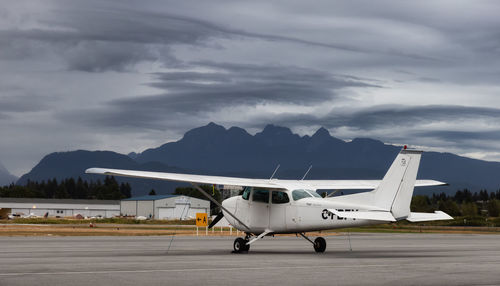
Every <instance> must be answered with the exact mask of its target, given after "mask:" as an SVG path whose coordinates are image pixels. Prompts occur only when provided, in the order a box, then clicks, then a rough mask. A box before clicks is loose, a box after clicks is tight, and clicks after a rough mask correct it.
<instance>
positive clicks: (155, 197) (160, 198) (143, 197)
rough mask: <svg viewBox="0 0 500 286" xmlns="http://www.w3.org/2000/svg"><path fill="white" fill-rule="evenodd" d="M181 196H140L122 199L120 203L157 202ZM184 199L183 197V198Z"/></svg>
mask: <svg viewBox="0 0 500 286" xmlns="http://www.w3.org/2000/svg"><path fill="white" fill-rule="evenodd" d="M182 196H183V195H154V196H140V197H131V198H128V199H123V200H122V201H157V200H163V199H167V198H173V197H182ZM184 197H185V196H184Z"/></svg>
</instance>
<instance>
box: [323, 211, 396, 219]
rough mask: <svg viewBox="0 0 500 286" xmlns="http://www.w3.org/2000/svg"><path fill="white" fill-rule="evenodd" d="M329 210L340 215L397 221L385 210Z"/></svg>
mask: <svg viewBox="0 0 500 286" xmlns="http://www.w3.org/2000/svg"><path fill="white" fill-rule="evenodd" d="M328 211H329V212H331V213H333V214H334V215H336V216H338V217H345V218H355V219H366V220H377V221H396V219H395V218H394V217H393V216H392V214H391V213H390V212H384V211H362V212H351V211H349V212H346V211H339V210H336V209H328Z"/></svg>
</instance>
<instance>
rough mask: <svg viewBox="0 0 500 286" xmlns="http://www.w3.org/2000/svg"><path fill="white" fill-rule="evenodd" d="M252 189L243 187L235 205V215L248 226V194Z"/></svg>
mask: <svg viewBox="0 0 500 286" xmlns="http://www.w3.org/2000/svg"><path fill="white" fill-rule="evenodd" d="M251 191H252V188H250V187H245V189H244V190H243V194H242V195H241V198H240V199H239V200H238V202H237V205H236V212H235V215H236V216H237V217H239V219H241V220H242V221H243V223H245V224H246V225H250V193H251Z"/></svg>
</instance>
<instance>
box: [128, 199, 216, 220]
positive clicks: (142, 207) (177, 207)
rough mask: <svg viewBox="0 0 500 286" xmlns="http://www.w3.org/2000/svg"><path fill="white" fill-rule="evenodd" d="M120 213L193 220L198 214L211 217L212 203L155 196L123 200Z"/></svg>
mask: <svg viewBox="0 0 500 286" xmlns="http://www.w3.org/2000/svg"><path fill="white" fill-rule="evenodd" d="M120 213H121V214H122V215H126V216H135V217H138V216H144V217H147V218H154V219H191V218H195V217H196V213H207V214H208V215H210V201H208V200H202V199H197V198H193V197H189V196H183V195H154V196H141V197H132V198H128V199H123V200H121V202H120Z"/></svg>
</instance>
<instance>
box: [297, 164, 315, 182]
mask: <svg viewBox="0 0 500 286" xmlns="http://www.w3.org/2000/svg"><path fill="white" fill-rule="evenodd" d="M312 167H313V165H311V166H309V169H307V171H306V173H305V174H304V176H303V177H302V179H300V180H301V181H303V180H304V179H305V178H306V176H307V174H309V171H311V168H312Z"/></svg>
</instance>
